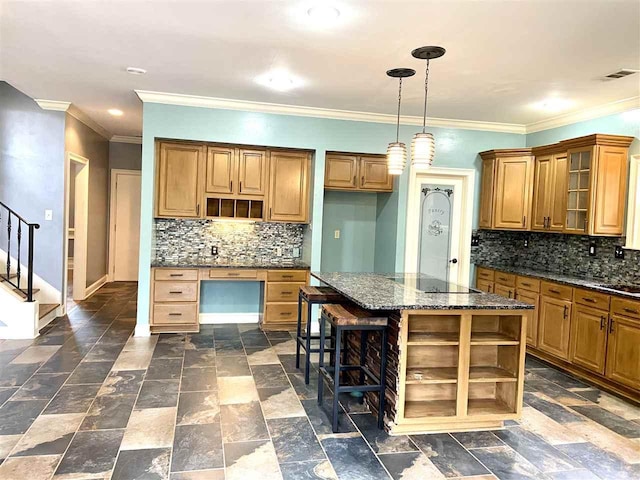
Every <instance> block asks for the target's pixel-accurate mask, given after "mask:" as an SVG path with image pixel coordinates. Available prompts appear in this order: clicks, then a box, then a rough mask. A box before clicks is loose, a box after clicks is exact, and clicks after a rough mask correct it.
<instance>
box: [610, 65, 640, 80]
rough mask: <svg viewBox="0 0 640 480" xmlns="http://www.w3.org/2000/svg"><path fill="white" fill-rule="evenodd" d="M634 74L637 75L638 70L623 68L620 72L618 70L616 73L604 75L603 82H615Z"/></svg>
mask: <svg viewBox="0 0 640 480" xmlns="http://www.w3.org/2000/svg"><path fill="white" fill-rule="evenodd" d="M634 73H638V70H630V69H628V68H623V69H622V70H618V71H617V72H613V73H610V74H609V75H605V76H604V78H603V80H617V79H618V78H623V77H628V76H629V75H633V74H634Z"/></svg>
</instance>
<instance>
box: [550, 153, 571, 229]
mask: <svg viewBox="0 0 640 480" xmlns="http://www.w3.org/2000/svg"><path fill="white" fill-rule="evenodd" d="M568 172H569V166H568V162H567V154H566V153H564V154H558V155H554V156H553V168H552V173H553V179H552V185H553V189H552V192H551V208H550V211H549V220H548V221H547V230H552V231H556V232H562V231H563V230H564V222H565V217H566V214H567V174H568Z"/></svg>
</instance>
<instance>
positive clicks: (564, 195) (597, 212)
mask: <svg viewBox="0 0 640 480" xmlns="http://www.w3.org/2000/svg"><path fill="white" fill-rule="evenodd" d="M632 141H633V137H625V136H620V135H603V134H594V135H588V136H585V137H580V138H574V139H570V140H564V141H562V142H559V143H556V144H553V145H546V146H542V147H534V148H532V149H528V148H525V149H509V150H490V151H487V152H482V153H480V156H481V158H482V176H481V193H480V228H486V229H495V230H533V231H546V232H559V233H572V234H582V235H602V236H606V235H609V236H620V235H622V232H623V228H624V209H625V201H626V191H627V164H628V155H629V145H630V144H631V142H632Z"/></svg>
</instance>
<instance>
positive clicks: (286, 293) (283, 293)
mask: <svg viewBox="0 0 640 480" xmlns="http://www.w3.org/2000/svg"><path fill="white" fill-rule="evenodd" d="M280 293H281V294H282V295H291V294H292V293H293V292H280Z"/></svg>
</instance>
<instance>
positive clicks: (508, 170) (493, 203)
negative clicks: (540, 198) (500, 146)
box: [480, 148, 533, 230]
mask: <svg viewBox="0 0 640 480" xmlns="http://www.w3.org/2000/svg"><path fill="white" fill-rule="evenodd" d="M480 157H481V158H482V177H481V180H480V181H481V192H480V228H490V229H497V230H529V225H530V223H531V213H530V212H531V197H532V191H533V157H532V156H531V149H530V148H520V149H508V150H489V151H486V152H482V153H480Z"/></svg>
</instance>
